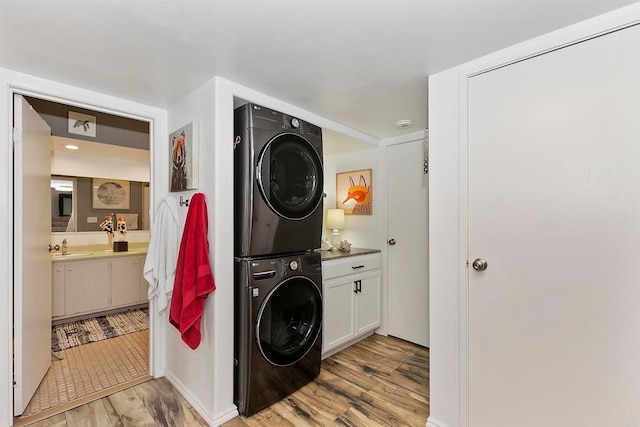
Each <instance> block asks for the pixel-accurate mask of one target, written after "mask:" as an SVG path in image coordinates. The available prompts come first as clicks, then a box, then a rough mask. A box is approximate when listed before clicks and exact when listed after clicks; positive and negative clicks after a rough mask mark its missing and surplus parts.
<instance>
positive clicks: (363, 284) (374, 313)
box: [322, 253, 380, 355]
mask: <svg viewBox="0 0 640 427" xmlns="http://www.w3.org/2000/svg"><path fill="white" fill-rule="evenodd" d="M322 275H323V294H322V297H323V301H324V314H323V324H322V353H323V355H328V354H329V353H330V352H331V351H332V350H335V349H338V348H343V347H346V346H347V345H349V344H350V343H353V342H355V341H357V340H358V339H359V338H361V337H363V336H365V335H366V334H368V333H370V332H372V331H373V330H375V329H376V328H377V327H379V326H380V254H379V253H374V254H369V255H355V256H350V257H346V258H338V259H333V260H330V261H323V262H322Z"/></svg>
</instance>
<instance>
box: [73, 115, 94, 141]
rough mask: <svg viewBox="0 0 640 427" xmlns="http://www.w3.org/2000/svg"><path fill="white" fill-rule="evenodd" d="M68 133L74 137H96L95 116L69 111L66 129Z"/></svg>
mask: <svg viewBox="0 0 640 427" xmlns="http://www.w3.org/2000/svg"><path fill="white" fill-rule="evenodd" d="M67 131H68V132H69V133H75V134H76V135H83V136H90V137H93V138H95V136H96V116H90V115H88V114H82V113H78V112H76V111H69V119H68V128H67Z"/></svg>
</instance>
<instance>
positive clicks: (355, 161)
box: [322, 146, 387, 249]
mask: <svg viewBox="0 0 640 427" xmlns="http://www.w3.org/2000/svg"><path fill="white" fill-rule="evenodd" d="M383 153H384V148H382V147H379V146H372V147H371V148H370V149H366V150H359V151H355V152H352V153H348V154H343V155H338V156H333V155H330V154H326V155H325V156H324V192H325V193H326V194H327V197H326V198H325V199H324V218H325V221H326V217H327V209H334V208H335V207H336V173H339V172H347V171H353V170H359V169H372V179H371V181H372V182H371V183H370V185H371V191H372V200H373V215H345V229H344V230H341V231H340V237H341V239H342V240H348V241H349V243H352V244H353V247H358V248H369V249H384V248H385V246H386V245H385V244H384V242H385V237H386V233H385V227H386V211H387V203H386V200H387V198H386V196H385V173H384V170H385V166H384V156H383ZM331 233H332V230H331V229H329V228H324V229H323V234H322V235H323V237H328V238H330V237H331Z"/></svg>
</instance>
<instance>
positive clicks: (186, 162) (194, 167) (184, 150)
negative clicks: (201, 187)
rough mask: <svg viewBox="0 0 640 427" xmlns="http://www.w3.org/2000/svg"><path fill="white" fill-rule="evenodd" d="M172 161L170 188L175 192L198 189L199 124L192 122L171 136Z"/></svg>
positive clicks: (170, 155) (170, 156)
mask: <svg viewBox="0 0 640 427" xmlns="http://www.w3.org/2000/svg"><path fill="white" fill-rule="evenodd" d="M169 149H170V150H171V152H170V154H169V158H170V159H171V164H170V165H169V167H170V172H169V176H170V177H171V180H170V182H169V184H170V185H169V188H170V190H171V191H172V192H173V191H184V190H195V189H197V188H198V123H197V122H191V123H189V124H188V125H186V126H183V127H181V128H180V129H178V130H176V131H175V132H171V133H170V134H169Z"/></svg>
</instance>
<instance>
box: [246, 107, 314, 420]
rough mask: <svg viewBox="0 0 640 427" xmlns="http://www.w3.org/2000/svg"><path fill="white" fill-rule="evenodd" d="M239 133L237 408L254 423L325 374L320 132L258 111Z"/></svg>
mask: <svg viewBox="0 0 640 427" xmlns="http://www.w3.org/2000/svg"><path fill="white" fill-rule="evenodd" d="M234 128H235V136H236V139H235V143H234V168H235V172H234V174H235V180H234V196H235V202H234V203H235V204H234V212H235V224H234V230H235V231H234V238H235V345H234V362H235V372H234V374H235V387H234V400H235V403H236V405H237V406H238V410H239V412H240V414H243V415H247V416H249V415H251V414H253V413H255V412H257V411H259V410H261V409H263V408H265V407H267V406H269V405H271V404H272V403H275V402H277V401H278V400H280V399H282V398H284V397H286V396H287V395H289V394H290V393H292V392H294V391H296V390H297V389H299V388H300V387H302V386H303V385H305V384H307V383H308V382H310V381H312V380H313V379H314V378H316V377H317V376H318V374H319V373H320V360H321V347H322V345H321V334H320V329H321V325H322V292H321V290H322V274H321V271H322V269H321V265H320V254H319V253H317V252H315V251H314V249H316V248H319V247H320V239H321V235H322V199H323V169H322V168H323V166H322V129H320V128H319V127H318V126H315V125H313V124H311V123H307V122H304V121H302V120H299V119H297V118H296V117H292V116H290V115H287V114H284V113H281V112H278V111H274V110H271V109H269V108H265V107H261V106H259V105H255V104H245V105H243V106H242V107H239V108H237V109H236V110H235V116H234Z"/></svg>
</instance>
